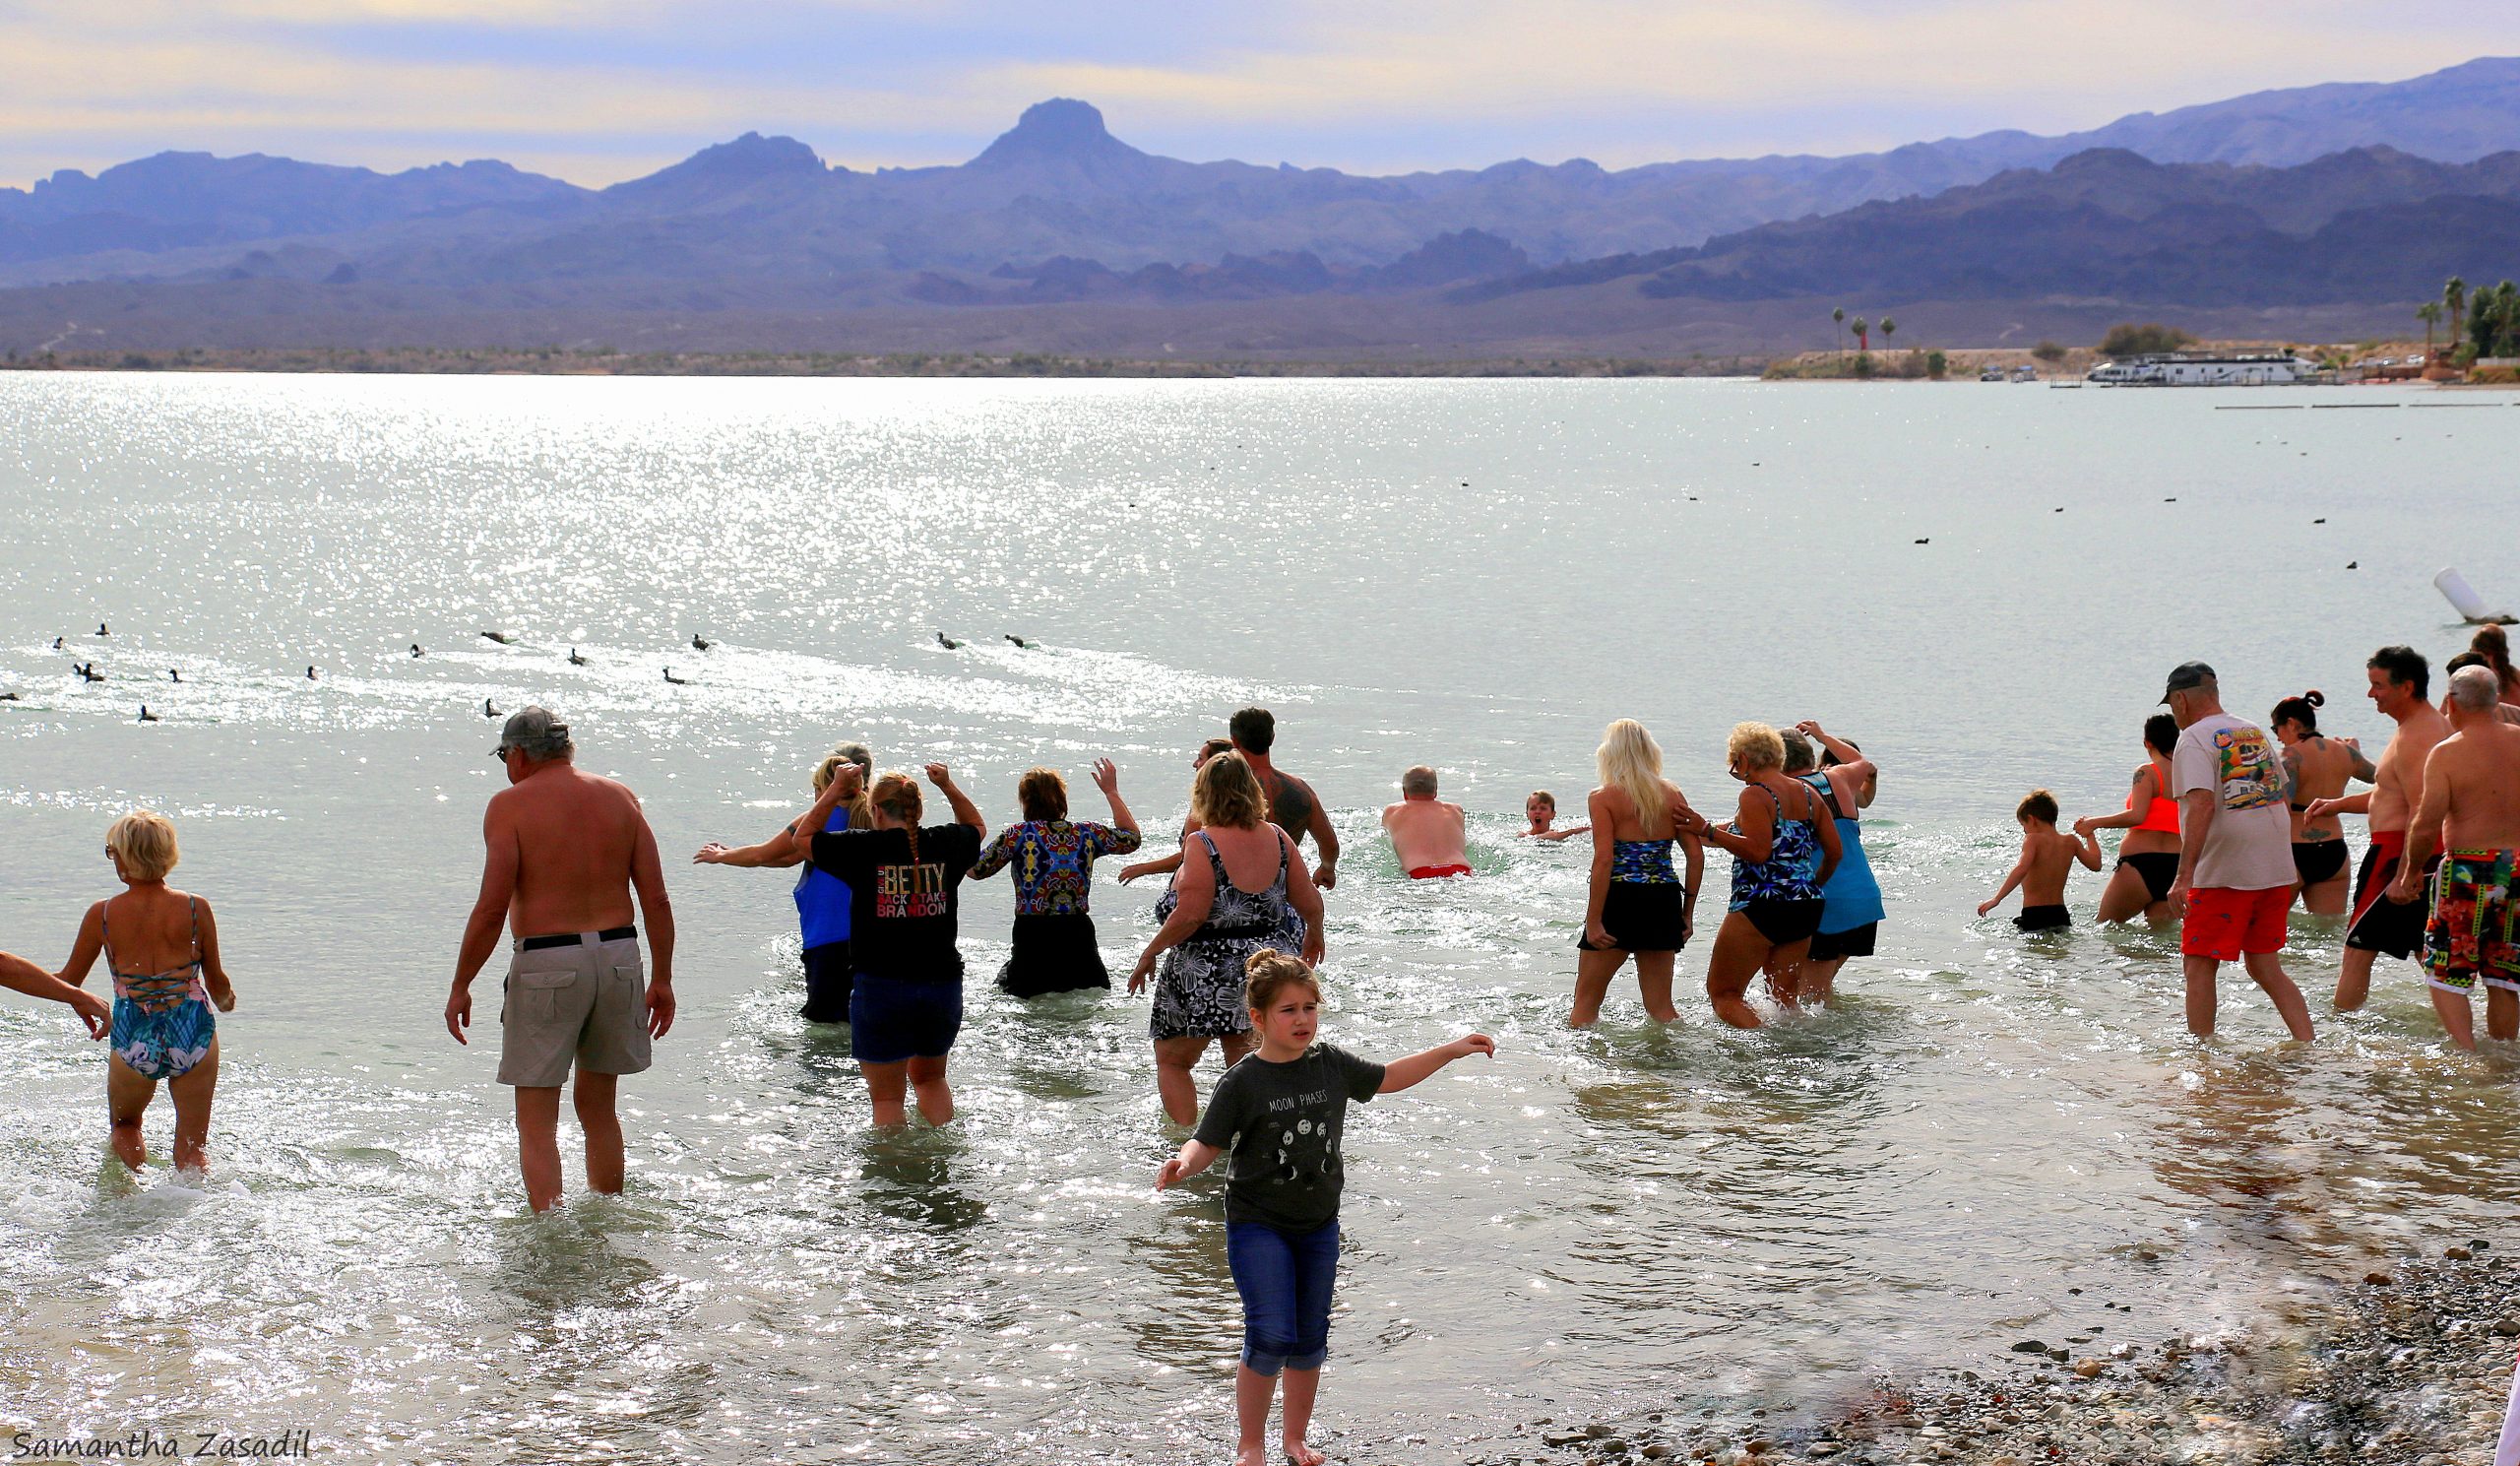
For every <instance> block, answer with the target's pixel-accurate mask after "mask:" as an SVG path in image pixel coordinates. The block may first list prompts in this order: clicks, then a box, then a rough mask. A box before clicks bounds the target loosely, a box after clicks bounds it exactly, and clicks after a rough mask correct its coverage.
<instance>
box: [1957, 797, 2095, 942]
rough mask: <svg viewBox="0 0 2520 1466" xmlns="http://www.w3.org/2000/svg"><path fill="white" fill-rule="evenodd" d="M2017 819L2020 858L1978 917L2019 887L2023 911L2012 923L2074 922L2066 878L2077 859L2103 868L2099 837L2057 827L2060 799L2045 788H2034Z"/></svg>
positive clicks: (2025, 926)
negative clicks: (2057, 811) (2076, 833)
mask: <svg viewBox="0 0 2520 1466" xmlns="http://www.w3.org/2000/svg"><path fill="white" fill-rule="evenodd" d="M2012 817H2013V818H2014V819H2015V820H2017V821H2018V822H2019V823H2020V825H2021V859H2020V860H2015V861H2014V862H2013V866H2012V871H2011V873H2010V874H2007V875H2006V876H2005V877H2004V884H2003V889H2001V890H1999V891H1997V892H1995V894H1994V896H1993V897H1992V898H1990V899H1989V900H1987V901H1985V902H1983V903H1981V904H1980V905H1979V907H1978V915H1980V916H1982V917H1983V916H1985V915H1986V914H1987V913H1988V912H1991V911H1993V910H1994V909H1995V908H1996V907H1998V906H2001V905H2003V904H2004V898H2005V897H2006V896H2009V895H2011V894H2012V892H2013V888H2014V887H2015V886H2019V887H2020V888H2021V915H2020V916H2017V917H2015V918H2013V919H2012V924H2013V925H2015V926H2017V927H2019V928H2021V929H2022V930H2024V931H2046V930H2048V929H2050V928H2052V927H2057V926H2071V925H2072V924H2074V918H2073V914H2072V913H2070V912H2068V911H2066V910H2065V880H2066V878H2067V877H2068V876H2070V875H2072V874H2073V870H2074V862H2075V861H2076V860H2080V861H2082V862H2083V864H2084V865H2086V866H2088V867H2089V868H2091V869H2093V870H2098V869H2099V868H2100V837H2099V836H2097V835H2092V834H2085V835H2082V836H2080V837H2076V836H2073V835H2068V834H2066V833H2064V832H2063V831H2061V830H2059V829H2057V828H2056V797H2055V796H2054V795H2051V794H2049V793H2048V792H2047V791H2046V790H2044V789H2034V790H2032V791H2031V792H2030V795H2029V797H2027V798H2025V799H2023V800H2022V801H2021V806H2020V807H2019V808H2017V809H2015V810H2013V812H2012Z"/></svg>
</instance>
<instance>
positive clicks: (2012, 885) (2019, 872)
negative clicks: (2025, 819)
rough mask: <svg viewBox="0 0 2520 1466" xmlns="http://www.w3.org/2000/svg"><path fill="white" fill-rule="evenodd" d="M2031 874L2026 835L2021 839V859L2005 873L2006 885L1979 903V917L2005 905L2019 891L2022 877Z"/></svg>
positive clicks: (2028, 845) (2013, 863)
mask: <svg viewBox="0 0 2520 1466" xmlns="http://www.w3.org/2000/svg"><path fill="white" fill-rule="evenodd" d="M2029 873H2030V837H2029V836H2027V835H2024V836H2023V837H2022V838H2021V859H2020V860H2015V861H2013V862H2012V869H2010V870H2008V871H2006V872H2004V883H2003V884H2002V885H2001V886H1999V887H1997V888H1996V890H1995V894H1993V895H1992V896H1989V897H1987V898H1986V899H1985V900H1984V901H1981V902H1979V903H1978V915H1980V916H1982V917H1983V916H1985V914H1986V913H1988V912H1990V911H1993V910H1994V909H1995V908H1996V907H1998V906H2001V905H2003V904H2004V898H2005V897H2006V896H2009V895H2011V894H2012V893H2013V892H2014V891H2015V890H2017V889H2019V888H2020V885H2021V881H2022V877H2024V876H2026V875H2028V874H2029Z"/></svg>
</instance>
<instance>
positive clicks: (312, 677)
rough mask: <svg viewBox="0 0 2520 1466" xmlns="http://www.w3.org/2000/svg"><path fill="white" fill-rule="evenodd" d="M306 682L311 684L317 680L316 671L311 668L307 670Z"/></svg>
mask: <svg viewBox="0 0 2520 1466" xmlns="http://www.w3.org/2000/svg"><path fill="white" fill-rule="evenodd" d="M306 680H308V681H310V682H312V681H314V680H315V669H313V668H311V667H310V668H308V669H306Z"/></svg>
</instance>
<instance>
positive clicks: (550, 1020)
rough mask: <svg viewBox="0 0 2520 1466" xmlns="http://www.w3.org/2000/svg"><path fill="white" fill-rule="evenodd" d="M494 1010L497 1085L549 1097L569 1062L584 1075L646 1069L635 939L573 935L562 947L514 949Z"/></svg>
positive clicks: (643, 982)
mask: <svg viewBox="0 0 2520 1466" xmlns="http://www.w3.org/2000/svg"><path fill="white" fill-rule="evenodd" d="M506 993H507V995H506V997H505V998H504V999H503V1000H502V1001H501V1002H500V1004H499V1082H500V1083H501V1084H513V1085H516V1086H517V1087H518V1088H520V1089H556V1088H558V1087H559V1086H560V1085H562V1084H564V1083H566V1082H567V1081H568V1078H569V1066H570V1064H571V1063H572V1062H575V1063H576V1065H577V1066H578V1067H579V1068H581V1069H584V1070H586V1071H587V1072H588V1073H591V1074H636V1073H638V1072H640V1071H641V1070H643V1069H645V1068H647V1067H648V1064H649V1062H650V1059H649V1055H648V1001H647V999H648V982H647V974H646V970H645V969H644V968H643V967H642V966H641V964H640V961H639V939H638V938H637V937H635V936H630V937H624V938H622V939H620V940H618V941H602V940H599V938H598V936H597V934H596V933H595V932H592V931H589V932H584V933H581V935H580V937H579V940H578V941H577V943H575V944H574V945H571V946H565V947H538V948H536V949H535V950H533V951H530V952H529V951H527V950H525V949H524V947H523V946H522V945H520V946H518V947H517V949H516V951H515V955H514V956H513V958H512V959H511V960H510V963H509V966H508V977H507V983H506Z"/></svg>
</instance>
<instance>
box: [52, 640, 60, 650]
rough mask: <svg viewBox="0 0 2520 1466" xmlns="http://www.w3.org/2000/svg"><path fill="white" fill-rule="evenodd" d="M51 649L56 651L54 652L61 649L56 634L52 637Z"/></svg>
mask: <svg viewBox="0 0 2520 1466" xmlns="http://www.w3.org/2000/svg"><path fill="white" fill-rule="evenodd" d="M52 649H53V650H54V651H56V652H58V651H60V650H61V638H60V637H58V636H56V637H54V638H53V639H52Z"/></svg>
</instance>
